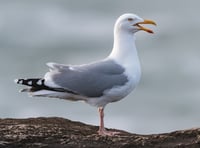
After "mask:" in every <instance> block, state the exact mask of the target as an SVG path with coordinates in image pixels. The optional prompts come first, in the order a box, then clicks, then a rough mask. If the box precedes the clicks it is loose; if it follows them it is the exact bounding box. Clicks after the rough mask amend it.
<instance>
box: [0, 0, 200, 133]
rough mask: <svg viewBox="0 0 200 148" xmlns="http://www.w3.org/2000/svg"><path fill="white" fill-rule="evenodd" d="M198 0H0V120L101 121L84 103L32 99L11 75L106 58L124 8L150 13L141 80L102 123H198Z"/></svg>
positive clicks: (154, 129)
mask: <svg viewBox="0 0 200 148" xmlns="http://www.w3.org/2000/svg"><path fill="white" fill-rule="evenodd" d="M199 6H200V1H195V0H194V1H184V2H183V1H180V0H177V1H174V0H173V1H172V0H168V1H159V0H154V1H143V0H141V1H137V0H126V1H119V0H116V1H106V0H101V1H92V0H85V1H78V0H73V1H69V0H43V1H39V0H29V1H27V0H20V1H19V0H16V1H11V0H1V1H0V67H1V70H0V118H28V117H40V116H45V117H50V116H58V117H64V118H68V119H71V120H76V121H81V122H85V123H87V124H93V125H98V123H99V121H98V120H99V118H98V113H97V109H96V108H95V107H91V106H89V105H88V104H85V103H83V102H70V101H65V100H60V99H53V98H51V99H49V98H31V97H28V96H27V95H26V94H24V93H18V90H19V89H21V88H23V87H21V86H17V85H16V84H14V82H13V80H14V79H15V78H21V77H22V78H27V77H43V76H44V74H45V72H47V71H48V68H47V66H46V65H45V63H47V62H58V63H65V64H82V63H88V62H92V61H94V60H99V59H101V58H104V57H106V56H107V55H108V54H109V53H110V52H111V49H112V43H113V25H114V22H115V20H116V19H117V17H118V16H120V15H121V14H123V13H126V12H130V13H136V14H138V15H139V16H141V17H143V18H146V19H152V20H154V21H155V22H156V23H157V27H152V26H148V27H150V28H152V29H153V30H154V32H155V34H153V35H151V34H148V33H145V32H139V33H137V41H136V43H137V48H138V53H139V57H140V61H141V67H142V78H141V82H140V84H139V86H138V87H137V89H136V90H134V92H132V93H131V94H130V95H129V96H127V97H126V98H124V99H123V100H122V101H119V102H116V103H112V104H108V105H107V107H106V109H105V125H106V127H108V128H117V129H122V130H127V131H129V132H133V133H138V134H150V133H163V132H170V131H174V130H179V129H186V128H193V127H200V116H199V113H200V107H199V106H200V19H199V14H200V9H199Z"/></svg>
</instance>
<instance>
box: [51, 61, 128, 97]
mask: <svg viewBox="0 0 200 148" xmlns="http://www.w3.org/2000/svg"><path fill="white" fill-rule="evenodd" d="M49 66H50V65H49ZM50 67H51V69H52V71H51V72H50V74H51V80H52V81H53V83H55V84H56V85H58V86H60V87H61V88H64V89H67V90H70V91H72V92H75V93H77V94H80V95H83V96H86V97H100V96H102V95H103V93H104V91H105V90H108V89H111V88H112V87H115V86H120V85H123V84H125V83H126V82H127V77H126V76H125V75H124V68H123V67H121V66H120V65H118V64H116V63H115V62H114V61H112V60H107V61H101V62H96V63H93V64H88V65H83V66H65V65H59V64H52V65H51V66H50Z"/></svg>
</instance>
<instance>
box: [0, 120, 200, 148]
mask: <svg viewBox="0 0 200 148" xmlns="http://www.w3.org/2000/svg"><path fill="white" fill-rule="evenodd" d="M97 130H98V127H97V126H91V125H86V124H83V123H81V122H74V121H70V120H68V119H63V118H57V117H52V118H29V119H0V148H18V147H19V148H27V147H28V148H37V147H39V148H40V147H41V148H43V147H44V148H47V147H50V148H70V147H74V148H80V147H81V148H82V147H83V148H84V147H85V148H90V147H91V148H92V147H95V148H107V147H115V148H129V147H131V148H137V147H138V148H140V147H145V148H146V147H147V148H184V147H185V148H188V147H192V148H199V147H200V129H189V130H182V131H175V132H172V133H165V134H153V135H137V134H131V133H128V132H125V131H120V130H116V131H117V132H120V134H119V135H116V136H112V137H108V136H99V135H98V134H97ZM109 130H111V129H109ZM112 130H113V129H112Z"/></svg>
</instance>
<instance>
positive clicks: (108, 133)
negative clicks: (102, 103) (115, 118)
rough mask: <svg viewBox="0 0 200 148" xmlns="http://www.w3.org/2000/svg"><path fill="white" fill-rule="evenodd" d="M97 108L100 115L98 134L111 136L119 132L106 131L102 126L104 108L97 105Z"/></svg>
mask: <svg viewBox="0 0 200 148" xmlns="http://www.w3.org/2000/svg"><path fill="white" fill-rule="evenodd" d="M98 110H99V115H100V126H99V131H98V133H99V135H102V136H113V135H116V134H119V132H112V131H107V130H106V129H105V128H104V108H103V107H99V108H98Z"/></svg>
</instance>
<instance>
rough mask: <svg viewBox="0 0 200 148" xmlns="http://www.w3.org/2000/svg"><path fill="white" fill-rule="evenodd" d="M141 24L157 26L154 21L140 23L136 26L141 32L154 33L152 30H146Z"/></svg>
mask: <svg viewBox="0 0 200 148" xmlns="http://www.w3.org/2000/svg"><path fill="white" fill-rule="evenodd" d="M140 24H152V25H155V26H156V23H155V22H154V21H152V20H144V21H143V22H139V23H137V24H135V26H137V27H138V28H139V30H144V31H146V32H148V33H154V32H153V31H152V30H150V29H148V28H145V27H143V26H141V25H140Z"/></svg>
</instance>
